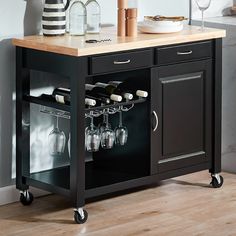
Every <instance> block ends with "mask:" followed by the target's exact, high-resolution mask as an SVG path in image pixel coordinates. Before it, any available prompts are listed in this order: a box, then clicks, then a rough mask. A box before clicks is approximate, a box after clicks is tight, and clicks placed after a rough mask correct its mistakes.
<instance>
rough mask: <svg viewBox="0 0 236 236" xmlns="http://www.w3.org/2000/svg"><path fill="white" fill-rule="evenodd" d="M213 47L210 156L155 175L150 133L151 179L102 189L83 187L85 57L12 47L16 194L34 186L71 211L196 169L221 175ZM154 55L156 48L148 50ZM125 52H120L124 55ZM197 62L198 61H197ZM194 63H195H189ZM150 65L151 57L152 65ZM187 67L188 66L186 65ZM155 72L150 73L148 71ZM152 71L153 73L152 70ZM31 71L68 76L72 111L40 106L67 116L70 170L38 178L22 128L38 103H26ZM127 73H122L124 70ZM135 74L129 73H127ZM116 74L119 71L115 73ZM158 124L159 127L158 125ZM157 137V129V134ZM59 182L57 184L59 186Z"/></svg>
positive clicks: (218, 50)
mask: <svg viewBox="0 0 236 236" xmlns="http://www.w3.org/2000/svg"><path fill="white" fill-rule="evenodd" d="M211 42H212V45H213V52H212V55H213V58H212V60H211V62H212V63H211V65H212V103H211V105H212V117H211V124H212V127H211V128H212V132H211V133H212V135H211V138H212V139H211V156H210V159H209V161H205V162H201V163H197V164H195V165H190V166H185V167H183V168H178V169H174V170H168V171H166V172H161V173H158V158H157V156H158V154H157V149H156V146H157V143H158V142H160V140H158V138H159V137H158V136H157V135H155V133H154V132H153V131H152V130H150V137H151V138H150V140H151V142H150V156H149V158H150V175H148V176H144V177H140V178H137V179H131V180H127V181H123V182H119V183H115V184H111V185H106V186H102V187H95V188H91V189H87V190H86V188H85V178H86V177H85V176H86V175H85V168H86V164H85V161H84V160H85V152H84V145H85V143H84V138H81V134H84V128H85V121H84V113H85V108H84V97H85V91H84V84H85V80H86V77H89V76H90V75H89V72H90V68H89V63H90V57H73V56H65V55H60V54H56V53H49V52H43V51H37V50H33V49H27V48H21V47H17V48H16V187H17V189H19V190H27V189H28V188H29V186H30V185H31V186H34V187H37V188H40V189H44V190H47V191H50V192H53V193H58V194H61V195H64V196H67V197H69V198H70V199H71V202H72V206H73V207H74V208H79V207H83V206H84V205H85V199H87V198H90V197H95V196H99V195H102V194H107V193H112V192H116V191H120V190H125V189H129V188H133V187H137V186H142V185H146V184H150V183H154V182H158V181H160V180H163V179H167V178H170V177H175V176H180V175H184V174H188V173H192V172H196V171H200V170H205V169H209V171H210V172H211V173H213V174H215V173H219V172H220V171H221V106H222V102H221V96H222V91H221V90H222V81H221V80H222V39H214V40H212V41H211ZM150 50H153V55H154V51H155V50H156V48H150ZM128 52H129V51H125V53H128ZM201 60H202V59H199V61H201ZM194 61H195V62H196V63H197V61H198V60H196V59H194ZM154 62H155V60H154V58H153V64H154ZM186 63H187V62H186ZM153 68H154V69H153ZM155 68H157V69H155ZM146 69H150V75H151V78H150V79H151V94H152V96H151V102H150V104H152V100H153V101H154V100H157V101H158V93H156V91H155V89H156V88H158V86H159V85H158V80H155V78H154V77H156V70H158V67H157V65H151V66H150V67H148V68H146ZM30 70H37V71H43V72H50V73H56V74H60V75H63V76H65V77H67V79H68V80H69V81H70V84H71V96H72V101H71V106H66V105H64V106H63V105H58V104H56V103H52V102H46V101H42V102H41V104H42V105H45V106H50V107H54V108H57V109H61V110H66V111H70V112H71V121H70V125H71V165H70V167H66V168H65V169H57V170H51V171H48V172H44V174H45V175H44V177H43V178H42V175H43V173H34V174H31V173H30V151H29V150H30V128H29V126H25V125H24V124H25V123H27V122H28V121H30V103H37V104H40V101H38V100H37V99H36V100H34V99H33V98H29V95H30ZM128 70H129V69H128V68H127V71H128ZM131 70H134V69H131ZM117 72H119V71H117ZM152 108H153V107H152V105H150V117H151V118H152V119H151V120H150V123H151V124H152V125H151V128H152V129H153V127H154V126H155V120H154V118H153V114H152ZM159 125H161V124H159ZM157 132H158V130H157ZM65 176H67V177H68V176H69V179H70V181H69V184H68V183H65ZM58 182H60V183H58Z"/></svg>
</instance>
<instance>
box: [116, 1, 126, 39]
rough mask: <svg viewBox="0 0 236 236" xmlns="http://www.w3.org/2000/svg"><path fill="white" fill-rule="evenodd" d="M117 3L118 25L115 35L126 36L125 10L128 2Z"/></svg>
mask: <svg viewBox="0 0 236 236" xmlns="http://www.w3.org/2000/svg"><path fill="white" fill-rule="evenodd" d="M117 3H118V25H117V35H118V36H120V37H125V36H126V9H127V8H128V0H117Z"/></svg>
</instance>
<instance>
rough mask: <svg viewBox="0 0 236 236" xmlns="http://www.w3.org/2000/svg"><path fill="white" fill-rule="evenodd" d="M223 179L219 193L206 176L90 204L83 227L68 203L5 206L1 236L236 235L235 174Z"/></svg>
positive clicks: (52, 200)
mask: <svg viewBox="0 0 236 236" xmlns="http://www.w3.org/2000/svg"><path fill="white" fill-rule="evenodd" d="M223 176H224V178H225V184H224V186H223V187H222V188H221V189H212V188H210V187H209V182H210V176H209V174H208V173H207V171H204V172H199V173H195V174H192V175H186V176H182V177H178V178H176V179H171V180H167V181H163V183H162V184H161V186H159V187H156V186H153V188H148V189H139V191H137V192H131V193H129V194H126V195H120V196H116V197H114V198H110V199H106V200H100V201H97V202H91V203H88V204H87V205H86V209H87V210H88V212H89V219H88V221H87V223H86V224H84V225H76V224H74V222H73V219H72V217H73V214H72V209H71V208H70V204H69V202H67V201H66V200H65V199H63V198H61V197H58V196H56V195H50V196H47V197H43V198H37V199H36V200H35V201H34V203H33V204H32V205H31V206H29V207H23V206H22V205H21V204H20V203H14V204H10V205H6V206H3V207H0V229H1V231H0V235H4V236H8V235H17V236H28V235H34V236H38V235H40V236H41V235H68V236H73V235H86V236H111V235H112V236H126V235H127V236H128V235H129V236H131V235H133V236H138V235H140V236H143V235H145V236H149V235H153V236H157V235H158V236H162V235H165V236H168V235H177V236H178V235H207V236H208V235H214V236H215V235H216V236H218V235H219V236H222V235H224V236H227V235H236V175H232V174H226V173H223Z"/></svg>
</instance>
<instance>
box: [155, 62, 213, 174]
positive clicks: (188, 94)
mask: <svg viewBox="0 0 236 236" xmlns="http://www.w3.org/2000/svg"><path fill="white" fill-rule="evenodd" d="M211 63H212V62H211V60H204V61H197V62H188V63H183V64H178V65H170V66H163V67H157V68H154V69H153V70H152V91H151V92H152V94H151V96H152V97H151V100H152V105H151V106H152V111H153V129H154V128H156V126H157V123H158V128H157V129H156V130H155V131H153V132H152V141H151V146H152V147H151V150H152V166H153V169H152V173H155V172H157V173H161V172H165V171H169V170H174V169H179V168H183V167H188V166H192V165H196V164H199V163H203V162H208V161H209V159H210V157H211V132H212V127H211V118H212V117H211V116H212V105H211V102H212V72H211ZM154 164H156V165H157V167H156V168H155V166H154Z"/></svg>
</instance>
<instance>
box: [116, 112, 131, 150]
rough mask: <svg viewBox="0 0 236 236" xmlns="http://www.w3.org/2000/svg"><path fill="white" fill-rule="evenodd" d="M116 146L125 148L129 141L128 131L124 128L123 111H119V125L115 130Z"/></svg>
mask: <svg viewBox="0 0 236 236" xmlns="http://www.w3.org/2000/svg"><path fill="white" fill-rule="evenodd" d="M115 135H116V145H119V146H124V145H125V144H126V143H127V140H128V129H127V128H126V127H125V126H123V122H122V111H119V125H118V127H117V128H116V129H115Z"/></svg>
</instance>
